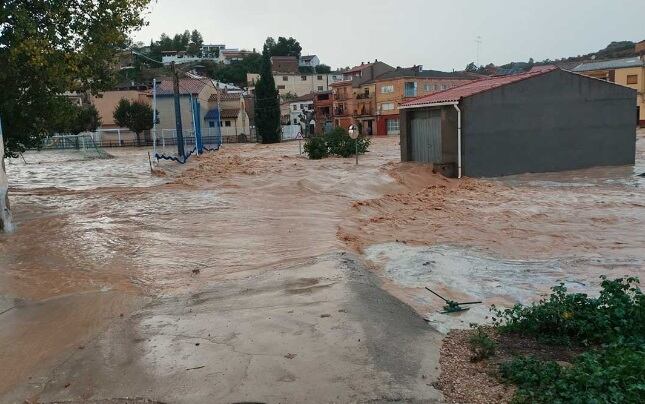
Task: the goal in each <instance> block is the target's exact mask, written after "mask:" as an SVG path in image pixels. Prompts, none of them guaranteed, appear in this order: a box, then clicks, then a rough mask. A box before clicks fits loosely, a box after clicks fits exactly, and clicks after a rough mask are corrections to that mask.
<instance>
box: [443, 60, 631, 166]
mask: <svg viewBox="0 0 645 404" xmlns="http://www.w3.org/2000/svg"><path fill="white" fill-rule="evenodd" d="M635 102H636V91H634V90H632V89H629V88H626V87H622V86H618V85H614V84H611V83H607V82H603V81H600V80H596V79H591V78H588V77H584V76H580V75H577V74H573V73H568V72H564V71H561V70H556V71H553V72H550V73H546V74H544V75H541V76H537V77H534V78H532V79H528V80H523V81H520V82H516V83H513V84H510V85H507V86H504V87H500V88H497V89H495V90H491V91H488V92H485V93H482V94H478V95H474V96H472V97H469V98H466V99H465V100H464V101H463V102H462V106H463V108H462V109H463V114H462V125H463V128H462V129H463V169H464V171H463V173H464V175H467V176H471V177H494V176H502V175H509V174H516V173H525V172H548V171H562V170H571V169H579V168H585V167H592V166H607V165H629V164H634V160H635V152H636V150H635V149H636V135H635V133H636V125H635V122H634V105H635ZM455 136H456V133H455Z"/></svg>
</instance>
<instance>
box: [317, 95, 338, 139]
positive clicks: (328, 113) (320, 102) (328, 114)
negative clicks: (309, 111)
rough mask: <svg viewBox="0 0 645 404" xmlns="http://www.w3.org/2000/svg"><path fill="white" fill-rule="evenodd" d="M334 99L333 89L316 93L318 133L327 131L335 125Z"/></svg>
mask: <svg viewBox="0 0 645 404" xmlns="http://www.w3.org/2000/svg"><path fill="white" fill-rule="evenodd" d="M333 108H334V100H333V94H332V92H331V91H323V92H320V93H316V94H315V96H314V119H315V120H316V133H326V132H328V131H329V130H331V128H332V127H333V116H334V115H333Z"/></svg>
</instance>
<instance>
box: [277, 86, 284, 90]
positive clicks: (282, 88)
mask: <svg viewBox="0 0 645 404" xmlns="http://www.w3.org/2000/svg"><path fill="white" fill-rule="evenodd" d="M285 88H286V87H285V86H278V90H284V89H285Z"/></svg>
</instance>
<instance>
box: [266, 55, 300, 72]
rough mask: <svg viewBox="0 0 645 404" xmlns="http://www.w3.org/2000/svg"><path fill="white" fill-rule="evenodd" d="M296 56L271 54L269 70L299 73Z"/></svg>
mask: <svg viewBox="0 0 645 404" xmlns="http://www.w3.org/2000/svg"><path fill="white" fill-rule="evenodd" d="M298 68H299V64H298V58H297V57H295V56H272V57H271V71H272V72H274V73H286V74H297V73H299V70H298Z"/></svg>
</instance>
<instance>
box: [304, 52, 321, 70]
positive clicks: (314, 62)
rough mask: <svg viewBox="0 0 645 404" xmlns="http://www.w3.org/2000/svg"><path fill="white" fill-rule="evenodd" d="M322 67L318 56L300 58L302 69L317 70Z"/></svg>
mask: <svg viewBox="0 0 645 404" xmlns="http://www.w3.org/2000/svg"><path fill="white" fill-rule="evenodd" d="M318 65H320V59H318V56H316V55H306V56H300V67H311V68H316V67H317V66H318Z"/></svg>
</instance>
